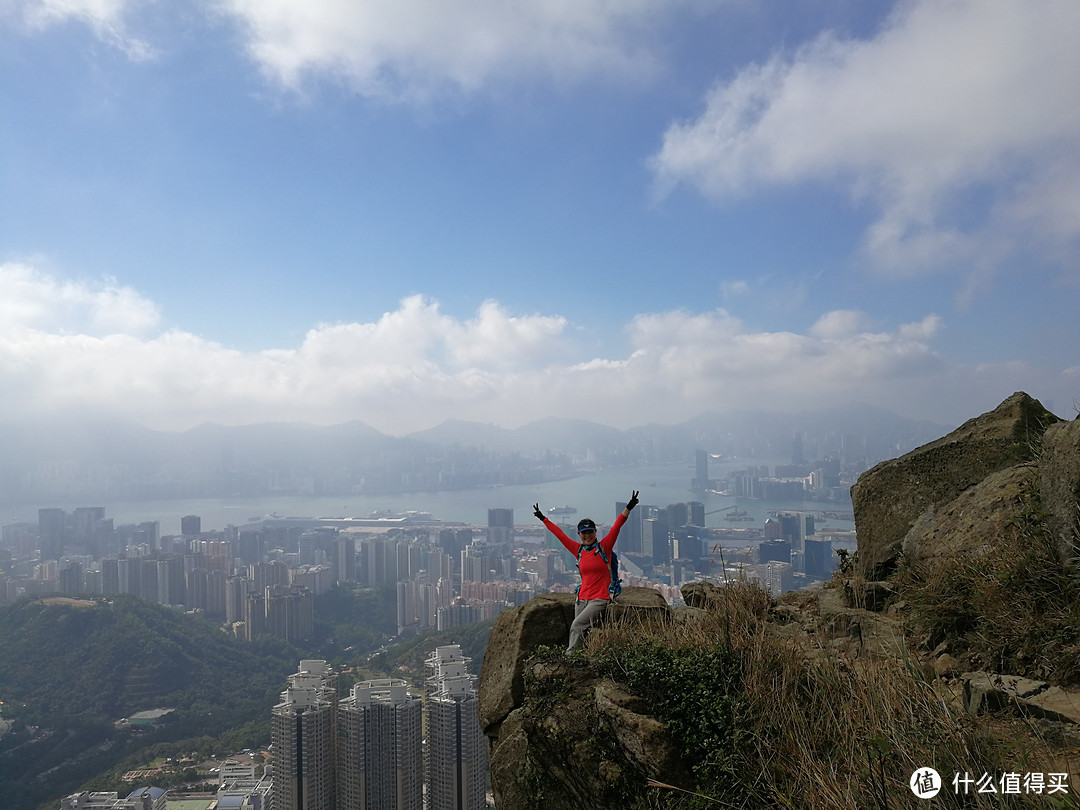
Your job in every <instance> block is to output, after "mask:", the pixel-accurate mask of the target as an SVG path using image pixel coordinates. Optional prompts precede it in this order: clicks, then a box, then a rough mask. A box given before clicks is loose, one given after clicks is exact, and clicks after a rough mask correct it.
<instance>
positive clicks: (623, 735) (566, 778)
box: [479, 588, 690, 810]
mask: <svg viewBox="0 0 1080 810" xmlns="http://www.w3.org/2000/svg"><path fill="white" fill-rule="evenodd" d="M573 618H574V597H573V594H544V595H542V596H537V597H535V598H534V599H531V600H530V601H529V602H527V603H526V604H524V605H522V606H521V607H518V608H514V609H512V610H507V611H504V612H503V613H501V614H500V615H499V618H498V620H497V621H496V623H495V628H494V629H493V630H492V632H491V637H490V639H489V640H488V647H487V652H486V653H485V655H484V665H483V668H482V669H481V672H480V681H479V691H480V724H481V725H482V726H483V728H484V733H485V734H486V735H487V736H488V739H489V741H490V742H491V746H492V748H491V783H492V791H493V792H494V794H495V801H496V805H497V806H498V807H500V808H509V809H510V810H513V809H514V808H526V807H538V806H543V807H544V808H548V810H559V809H560V808H566V809H567V810H570V809H571V808H579V807H587V806H588V807H608V806H610V807H615V806H621V804H622V803H623V802H622V797H625V796H627V795H629V794H631V793H633V784H634V783H640V782H641V781H642V780H643V778H645V777H647V776H649V775H653V776H655V775H657V774H660V773H663V774H664V775H665V777H666V779H667V780H668V781H671V780H674V781H679V780H684V781H686V782H689V781H690V778H689V775H688V774H689V770H688V769H687V768H686V767H685V766H683V765H682V764H681V763H680V762H679V761H678V757H677V755H676V753H675V751H676V748H675V746H674V745H673V744H672V742H671V740H670V738H669V737H668V734H667V729H666V727H665V726H664V724H663V723H660V722H659V721H657V720H656V719H655V718H653V717H650V716H648V715H646V714H642V713H641V706H640V701H638V700H637V699H636V698H635V697H634V696H633V695H631V694H630V693H628V692H627V691H626V690H625V689H623V688H622V687H620V686H619V685H618V684H615V683H613V682H612V681H608V680H601V679H597V678H595V677H594V676H591V675H590V674H589V673H588V671H587V670H586V669H584V668H582V667H580V666H575V664H574V659H573V657H572V656H564V655H559V654H556V655H555V656H554V658H552V657H551V656H549V657H548V658H547V659H545V660H535V659H533V660H530V656H531V655H532V654H533V653H535V652H536V650H537V647H540V646H548V647H555V648H557V649H561V648H562V647H565V645H566V641H567V637H568V636H569V632H570V623H571V622H572V621H573ZM672 619H673V614H672V611H671V609H670V608H669V607H668V605H667V602H666V601H665V600H664V598H663V597H662V596H661V595H660V594H659V593H658V592H656V591H654V590H652V589H651V588H626V589H624V590H623V592H622V595H621V596H620V597H619V599H618V601H617V602H616V603H614V604H613V605H611V606H610V607H609V608H608V611H607V615H606V616H605V619H604V621H605V623H606V624H607V625H633V624H635V623H643V622H657V621H660V622H667V621H672Z"/></svg>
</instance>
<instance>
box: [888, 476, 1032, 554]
mask: <svg viewBox="0 0 1080 810" xmlns="http://www.w3.org/2000/svg"><path fill="white" fill-rule="evenodd" d="M1034 486H1035V471H1034V469H1033V468H1032V467H1031V466H1030V465H1021V466H1017V467H1009V468H1007V469H1004V470H998V471H997V472H994V473H991V474H990V475H988V476H987V477H986V478H985V479H984V480H982V481H980V482H979V483H977V484H975V485H973V486H972V487H970V488H969V489H966V490H964V491H963V492H961V493H960V495H958V496H957V497H956V498H955V499H954V500H953V501H952V502H950V503H947V504H944V505H942V506H940V507H938V508H934V507H931V508H930V509H928V510H926V512H924V513H923V514H921V515H920V516H919V517H918V518H917V519H916V520H915V523H914V525H913V526H912V527H911V529H910V530H909V531H908V533H907V534H906V535H905V536H904V540H903V543H902V544H901V546H902V548H903V552H904V554H905V555H907V556H908V557H910V558H912V559H915V560H919V561H922V562H927V563H929V564H931V565H932V564H933V563H934V562H936V561H938V560H944V559H949V558H953V557H956V556H978V555H980V554H983V553H985V552H987V551H989V550H990V549H991V548H993V546H994V543H995V541H996V540H997V539H998V538H1000V537H1001V536H1002V535H1003V534H1004V533H1005V532H1006V531H1010V530H1011V527H1012V526H1013V525H1014V524H1015V523H1016V520H1017V516H1018V515H1020V514H1022V513H1023V512H1024V510H1025V508H1027V500H1028V497H1029V495H1030V493H1031V492H1032V491H1033V490H1034Z"/></svg>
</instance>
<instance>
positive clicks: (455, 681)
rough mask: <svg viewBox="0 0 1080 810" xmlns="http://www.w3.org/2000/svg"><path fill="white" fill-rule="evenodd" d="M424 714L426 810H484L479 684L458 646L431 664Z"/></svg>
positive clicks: (434, 657)
mask: <svg viewBox="0 0 1080 810" xmlns="http://www.w3.org/2000/svg"><path fill="white" fill-rule="evenodd" d="M426 663H427V667H428V670H429V671H430V672H431V674H430V675H429V676H428V693H427V702H426V703H425V705H424V714H425V719H426V726H427V737H428V747H427V756H426V763H425V764H426V768H425V770H426V773H427V804H426V807H427V810H482V808H483V807H484V806H485V800H484V797H485V794H486V793H487V741H486V740H485V739H484V733H483V731H482V730H481V728H480V715H479V709H478V705H477V696H476V685H475V679H474V677H473V676H472V675H470V674H469V672H468V665H469V659H468V658H465V657H464V656H463V655H462V654H461V647H460V646H459V645H457V644H451V645H447V646H445V647H437V648H436V649H435V652H433V653H432V654H431V656H430V657H429V658H428V659H427V662H426Z"/></svg>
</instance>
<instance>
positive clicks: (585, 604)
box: [533, 489, 638, 652]
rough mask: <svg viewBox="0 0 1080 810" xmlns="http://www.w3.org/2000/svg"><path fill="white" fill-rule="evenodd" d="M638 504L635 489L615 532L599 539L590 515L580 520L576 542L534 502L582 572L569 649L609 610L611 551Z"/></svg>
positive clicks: (616, 525)
mask: <svg viewBox="0 0 1080 810" xmlns="http://www.w3.org/2000/svg"><path fill="white" fill-rule="evenodd" d="M637 504H638V491H637V490H636V489H635V490H634V492H633V494H632V495H631V496H630V500H629V501H627V503H626V508H625V509H623V510H622V513H621V514H620V515H619V516H618V517H617V518H615V523H614V524H613V525H612V527H611V531H609V532H608V533H607V534H606V535H604V539H603V540H600V541H599V542H597V540H596V524H595V523H594V522H593V521H592V520H590V519H589V518H585V519H584V520H581V521H578V526H577V529H578V537H579V538H581V539H580V541H578V542H576V543H575V542H574V541H573V540H571V539H570V537H569V536H568V535H567V534H566V532H564V531H563V530H562V529H560V528H559V527H558V526H556V525H555V524H554V523H552V522H551V521H550V520H548V519H547V518H546V517H544V513H543V512H541V511H540V504H539V503H537V504H533V514H534V515H536V516H537V517H538V518H540V520H542V521H544V525H545V526H547V527H548V531H550V532H551V533H552V534H553V535H555V536H556V537H558V538H559V542H560V543H562V544H563V546H564V547H565V548H566V550H567V551H569V552H570V553H571V554H573V555H574V556H575V557H576V558H577V561H578V572H579V573H580V574H581V585H580V586H578V593H577V601H576V602H575V603H574V623H573V624H571V625H570V643H569V645H568V646H567V648H566V651H567V652H570V651H571V650H573V649H574V648H575V647H577V645H578V644H580V643H581V639H582V637H583V636H584V634H585V631H586V630H588V629H589V628H590V627H591V626H592V624H593V622H594V621H595V620H596V619H599V618H600V617H601V616H602V615H603V614H604V611H605V610H607V606H608V603H609V602H610V601H611V596H610V594H609V593H608V586H610V585H611V565H610V560H611V551H612V549H613V548H615V541H616V540H618V539H619V530H620V529H621V528H622V527H623V524H624V523H626V519H627V518H628V517H630V510H632V509H633V508H634V507H635V506H637ZM601 549H602V550H603V553H602V554H601Z"/></svg>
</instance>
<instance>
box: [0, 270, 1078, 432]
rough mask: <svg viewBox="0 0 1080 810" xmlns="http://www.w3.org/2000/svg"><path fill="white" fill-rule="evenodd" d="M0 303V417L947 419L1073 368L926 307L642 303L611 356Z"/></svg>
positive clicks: (450, 326) (481, 314) (123, 293)
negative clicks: (834, 408) (978, 345)
mask: <svg viewBox="0 0 1080 810" xmlns="http://www.w3.org/2000/svg"><path fill="white" fill-rule="evenodd" d="M0 302H2V304H0V306H2V310H0V324H3V328H2V329H0V387H2V389H3V390H4V392H5V396H4V397H3V398H2V399H0V418H8V417H13V416H18V415H20V414H28V413H34V414H50V413H51V414H57V415H62V414H64V413H67V412H70V411H73V410H79V411H94V412H98V413H113V414H116V415H119V416H123V417H126V418H130V419H134V420H136V421H139V422H141V423H143V424H146V425H149V426H152V427H157V428H168V429H180V428H186V427H190V426H192V425H195V424H198V423H201V422H205V421H216V422H222V423H227V424H246V423H253V422H265V421H304V422H312V423H322V424H328V423H336V422H344V421H348V420H351V419H360V420H363V421H366V422H368V423H370V424H372V425H373V426H375V427H377V428H379V429H382V430H385V431H387V432H391V433H406V432H409V431H412V430H418V429H422V428H425V427H428V426H430V425H432V424H435V423H438V422H440V421H442V420H443V419H446V418H448V417H456V418H460V419H470V420H474V421H481V422H494V423H497V424H501V425H505V426H507V427H513V426H516V425H520V424H524V423H526V422H529V421H532V420H535V419H540V418H544V417H548V416H566V417H574V418H582V419H591V420H593V421H597V422H602V423H608V424H614V425H617V426H619V427H628V426H632V425H638V424H644V423H646V422H675V421H680V420H682V419H686V418H689V417H691V416H694V415H696V414H698V413H701V412H704V411H710V410H718V411H722V410H728V409H744V408H753V407H759V408H764V409H770V410H801V409H806V408H813V407H827V406H828V405H831V404H836V403H841V402H846V401H851V400H857V401H862V402H869V403H872V404H878V405H882V406H884V407H889V408H892V409H893V410H897V411H898V412H901V413H904V414H906V415H912V416H921V417H928V418H935V419H937V420H938V421H946V422H948V421H950V419H952V418H954V417H955V418H956V419H962V418H966V417H968V416H971V415H972V414H974V413H978V412H981V410H985V409H986V407H993V405H994V404H996V401H1000V400H1001V399H1004V398H1005V396H1008V395H1009V394H1010V393H1012V392H1013V391H1014V390H1018V389H1024V390H1028V391H1029V392H1030V393H1032V394H1033V395H1035V396H1040V397H1044V398H1050V399H1053V400H1055V401H1058V402H1068V401H1071V397H1073V394H1071V393H1069V392H1072V391H1074V390H1075V376H1076V375H1075V369H1073V370H1067V371H1064V372H1060V373H1058V372H1049V371H1046V370H1040V369H1038V368H1036V367H1033V366H1030V365H1028V364H1023V363H1020V364H1011V365H1008V366H980V367H965V366H961V365H958V364H955V363H950V362H949V361H948V360H947V359H946V358H944V357H942V356H941V355H940V354H939V353H938V352H937V351H935V349H934V347H933V345H932V341H933V339H934V338H935V336H936V335H937V334H938V332H939V331H940V329H941V328H942V323H941V320H940V318H938V317H937V316H935V315H928V316H926V317H925V318H924V319H922V320H921V321H919V322H916V323H908V324H900V325H898V326H896V327H895V328H892V329H881V328H876V329H874V328H871V324H870V323H869V321H868V319H867V318H866V317H865V315H863V314H861V313H858V312H852V311H837V312H831V313H826V314H824V315H822V316H821V318H820V319H819V320H818V321H817V323H816V324H815V325H814V326H813V327H812V328H811V329H810V330H809V331H808V333H807V334H805V335H804V334H797V333H794V332H761V331H754V330H752V329H749V328H747V326H746V325H745V324H744V323H743V322H742V321H740V320H739V319H738V318H736V317H734V316H733V315H731V314H730V313H728V312H726V311H724V310H716V311H713V312H706V313H693V312H685V311H673V312H659V313H650V314H641V315H637V316H635V317H634V318H632V319H631V320H630V322H629V323H628V324H627V326H626V336H627V338H628V341H629V347H628V349H627V350H626V352H625V354H620V355H617V356H607V357H605V356H596V354H595V352H594V353H593V354H592V356H591V359H588V360H586V361H584V362H582V361H580V360H579V359H578V358H580V357H581V356H582V353H583V352H584V353H585V356H587V357H588V356H589V352H590V351H592V350H591V349H590V347H587V346H585V347H583V346H580V345H573V344H572V343H571V340H570V338H567V336H566V335H567V333H571V334H572V333H574V331H575V330H574V329H573V326H574V325H573V324H572V323H571V322H570V321H569V320H568V319H567V318H565V317H562V316H553V315H514V314H511V313H509V312H508V311H506V310H505V308H503V307H502V306H501V305H500V304H498V303H497V302H494V301H486V302H484V303H482V304H481V305H480V306H479V307H478V309H477V312H476V314H475V316H474V317H471V318H466V319H461V318H455V317H451V316H449V315H447V314H445V313H443V312H441V311H440V308H439V305H438V303H437V302H434V301H431V300H428V299H424V298H422V297H420V296H414V297H410V298H406V299H404V300H403V301H402V302H401V304H400V305H399V306H398V308H397V309H395V310H393V311H391V312H387V313H384V314H383V315H382V316H381V317H379V318H378V319H375V320H373V321H371V322H355V323H343V324H329V325H322V326H318V327H316V328H314V329H312V330H310V331H309V332H308V333H307V335H306V336H305V337H304V340H303V341H302V342H301V343H300V345H298V346H296V347H292V348H289V347H286V348H273V349H266V350H263V351H255V352H245V351H238V350H236V349H232V348H229V347H227V346H223V345H221V344H218V343H214V342H211V341H207V340H204V339H202V338H199V337H197V336H194V335H191V334H189V333H186V332H183V331H179V330H173V331H169V332H165V333H159V334H153V329H154V327H155V326H156V324H157V310H156V307H154V305H153V304H152V303H151V302H149V301H147V300H146V299H145V298H143V297H141V296H140V295H139V294H138V293H137V292H136V291H134V290H131V289H130V288H125V287H121V286H119V285H117V284H116V283H115V282H102V283H100V284H98V285H96V286H94V285H85V284H78V283H73V282H66V281H62V280H58V279H54V278H52V277H49V276H47V275H46V274H44V273H41V272H39V271H36V270H33V269H30V268H27V267H24V266H18V265H16V266H12V265H6V266H2V267H0ZM134 327H137V328H134ZM574 339H575V340H580V338H579V337H578V338H574ZM995 398H996V401H994V400H995ZM972 402H977V403H978V404H977V406H976V405H972Z"/></svg>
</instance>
